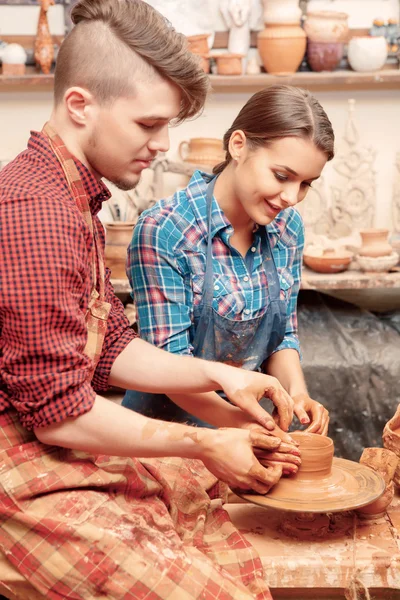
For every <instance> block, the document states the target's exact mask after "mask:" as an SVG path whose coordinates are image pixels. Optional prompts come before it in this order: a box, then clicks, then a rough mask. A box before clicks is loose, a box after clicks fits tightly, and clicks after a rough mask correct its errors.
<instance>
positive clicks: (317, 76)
mask: <svg viewBox="0 0 400 600" xmlns="http://www.w3.org/2000/svg"><path fill="white" fill-rule="evenodd" d="M53 80H54V76H53V74H49V75H43V74H40V73H38V72H37V71H36V70H35V69H34V67H27V72H26V75H21V76H5V75H0V91H15V90H18V89H20V88H22V87H24V88H30V89H32V90H43V89H52V87H53ZM210 81H211V85H212V88H213V90H214V92H220V93H221V92H222V93H223V92H232V91H241V90H246V89H248V90H252V91H256V90H259V89H262V88H263V87H266V86H268V85H273V84H275V83H288V84H291V85H298V86H300V87H305V88H309V89H314V90H316V89H319V90H329V89H331V90H341V89H342V90H343V89H345V90H348V89H354V90H356V89H364V90H366V89H369V90H374V89H400V70H399V69H398V68H397V67H394V66H393V67H389V66H388V67H387V68H385V69H383V70H381V71H375V72H373V73H356V72H355V71H347V70H346V71H344V70H341V71H332V72H322V73H313V72H311V71H301V72H297V73H294V74H293V75H269V74H268V73H261V74H260V75H239V76H231V75H225V76H224V75H211V76H210Z"/></svg>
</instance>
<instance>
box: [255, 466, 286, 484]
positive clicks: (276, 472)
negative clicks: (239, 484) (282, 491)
mask: <svg viewBox="0 0 400 600" xmlns="http://www.w3.org/2000/svg"><path fill="white" fill-rule="evenodd" d="M249 476H250V477H252V478H253V479H256V480H257V481H258V482H259V483H263V484H265V485H269V486H271V487H272V486H273V485H275V484H277V483H278V481H279V480H280V478H281V477H282V467H281V465H273V466H271V467H269V468H268V469H266V468H265V467H263V466H262V465H261V464H260V463H259V462H258V460H256V461H255V462H254V465H253V466H252V468H251V469H250V471H249Z"/></svg>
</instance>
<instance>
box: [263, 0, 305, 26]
mask: <svg viewBox="0 0 400 600" xmlns="http://www.w3.org/2000/svg"><path fill="white" fill-rule="evenodd" d="M263 3H264V23H265V25H266V26H267V25H270V24H281V25H283V24H290V25H291V24H293V23H297V24H300V21H301V8H300V7H299V2H298V0H263Z"/></svg>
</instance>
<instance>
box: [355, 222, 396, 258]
mask: <svg viewBox="0 0 400 600" xmlns="http://www.w3.org/2000/svg"><path fill="white" fill-rule="evenodd" d="M360 236H361V242H362V245H361V248H360V251H359V255H360V256H370V257H372V258H376V257H378V256H389V255H390V254H392V252H393V249H392V246H391V245H390V244H389V242H388V237H389V230H388V229H361V230H360Z"/></svg>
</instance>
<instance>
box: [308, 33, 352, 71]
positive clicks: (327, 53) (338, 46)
mask: <svg viewBox="0 0 400 600" xmlns="http://www.w3.org/2000/svg"><path fill="white" fill-rule="evenodd" d="M343 52H344V44H342V43H340V42H328V43H325V42H313V41H312V40H308V42H307V62H308V64H309V65H310V68H311V69H312V70H313V71H315V72H317V73H319V72H320V71H334V69H336V67H337V66H338V64H339V63H340V61H341V60H342V58H343Z"/></svg>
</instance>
